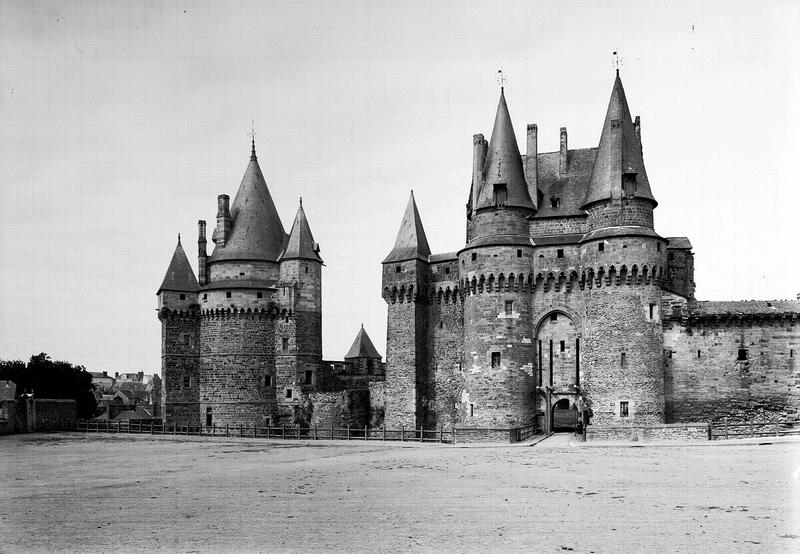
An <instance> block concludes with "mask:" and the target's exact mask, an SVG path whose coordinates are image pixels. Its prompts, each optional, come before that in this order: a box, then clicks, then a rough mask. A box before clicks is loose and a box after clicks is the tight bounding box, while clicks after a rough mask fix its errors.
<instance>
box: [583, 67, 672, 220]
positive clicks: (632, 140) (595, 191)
mask: <svg viewBox="0 0 800 554" xmlns="http://www.w3.org/2000/svg"><path fill="white" fill-rule="evenodd" d="M623 173H635V174H636V192H635V196H636V197H637V198H646V199H648V200H650V201H652V202H653V203H654V204H655V203H656V199H655V198H653V193H652V192H651V191H650V181H648V179H647V172H646V171H645V168H644V160H643V159H642V144H641V142H640V141H639V138H638V137H637V136H636V131H635V130H634V128H633V121H632V120H631V111H630V109H628V100H627V99H626V98H625V89H623V88H622V80H621V79H620V78H619V71H617V77H616V79H615V80H614V88H613V89H612V90H611V99H610V100H609V101H608V110H607V111H606V119H605V121H604V122H603V133H602V134H601V135H600V144H599V146H598V147H597V157H596V158H595V162H594V168H593V170H592V177H591V180H590V181H589V190H587V191H586V198H585V199H584V201H583V207H586V206H587V205H588V204H591V203H592V202H597V201H598V200H606V199H609V198H611V197H612V196H614V197H616V198H619V197H620V196H621V191H622V174H623Z"/></svg>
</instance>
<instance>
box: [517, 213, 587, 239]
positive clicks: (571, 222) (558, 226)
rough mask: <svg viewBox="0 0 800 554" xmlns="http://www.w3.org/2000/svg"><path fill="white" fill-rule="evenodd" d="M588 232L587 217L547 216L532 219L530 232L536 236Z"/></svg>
mask: <svg viewBox="0 0 800 554" xmlns="http://www.w3.org/2000/svg"><path fill="white" fill-rule="evenodd" d="M585 232H586V217H585V216H582V217H546V218H541V219H540V218H534V219H531V221H530V234H531V236H532V237H533V238H534V240H535V239H536V237H550V236H554V235H571V234H583V233H585Z"/></svg>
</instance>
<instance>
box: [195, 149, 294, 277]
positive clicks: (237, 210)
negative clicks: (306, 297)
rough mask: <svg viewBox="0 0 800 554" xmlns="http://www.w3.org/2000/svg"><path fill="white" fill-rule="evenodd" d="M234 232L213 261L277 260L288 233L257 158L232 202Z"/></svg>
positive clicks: (253, 152)
mask: <svg viewBox="0 0 800 554" xmlns="http://www.w3.org/2000/svg"><path fill="white" fill-rule="evenodd" d="M231 224H232V229H231V236H230V238H229V239H228V240H227V241H226V243H225V246H220V245H216V246H215V247H214V252H213V253H212V254H211V259H210V261H211V262H217V261H220V260H267V261H272V262H274V261H277V259H278V256H279V255H280V253H281V251H282V250H283V249H284V247H285V246H286V241H287V238H288V237H287V236H286V232H285V231H284V230H283V223H281V218H280V217H279V216H278V210H276V209H275V203H274V202H273V201H272V196H271V195H270V193H269V189H268V188H267V182H266V181H265V180H264V174H263V173H261V167H260V166H259V165H258V159H257V158H256V152H255V144H254V145H253V151H252V153H251V155H250V163H249V164H248V165H247V169H246V170H245V172H244V177H242V182H241V184H240V185H239V190H238V191H237V192H236V197H235V198H234V199H233V204H232V205H231Z"/></svg>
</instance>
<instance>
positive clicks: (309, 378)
mask: <svg viewBox="0 0 800 554" xmlns="http://www.w3.org/2000/svg"><path fill="white" fill-rule="evenodd" d="M305 377H306V385H313V384H314V372H313V371H311V370H310V369H307V370H306V375H305Z"/></svg>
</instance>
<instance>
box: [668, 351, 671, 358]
mask: <svg viewBox="0 0 800 554" xmlns="http://www.w3.org/2000/svg"><path fill="white" fill-rule="evenodd" d="M667 358H672V350H667Z"/></svg>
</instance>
